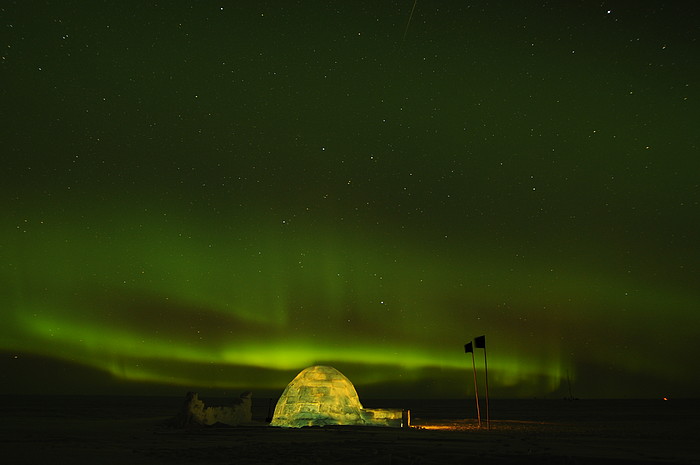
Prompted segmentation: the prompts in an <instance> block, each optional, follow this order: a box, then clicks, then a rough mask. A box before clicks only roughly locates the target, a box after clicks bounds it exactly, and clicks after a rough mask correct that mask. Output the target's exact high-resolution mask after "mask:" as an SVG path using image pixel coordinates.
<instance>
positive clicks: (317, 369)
mask: <svg viewBox="0 0 700 465" xmlns="http://www.w3.org/2000/svg"><path fill="white" fill-rule="evenodd" d="M270 424H271V425H272V426H283V427H288V428H300V427H302V426H325V425H366V426H393V427H402V426H409V412H408V411H407V410H401V409H365V408H363V407H362V404H361V403H360V398H359V397H358V396H357V391H356V390H355V386H353V384H352V383H351V382H350V380H349V379H348V378H346V377H345V376H344V375H343V374H342V373H341V372H339V371H338V370H336V369H335V368H333V367H329V366H321V365H317V366H312V367H309V368H306V369H304V370H302V371H301V373H299V374H298V375H297V376H296V377H295V378H294V379H293V380H292V382H291V383H289V384H288V385H287V387H286V388H285V390H284V392H283V393H282V396H281V397H280V399H279V400H278V401H277V405H276V407H275V413H274V415H273V417H272V422H271V423H270Z"/></svg>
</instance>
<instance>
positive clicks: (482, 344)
mask: <svg viewBox="0 0 700 465" xmlns="http://www.w3.org/2000/svg"><path fill="white" fill-rule="evenodd" d="M474 347H476V348H477V349H485V348H486V336H479V337H477V338H476V339H474Z"/></svg>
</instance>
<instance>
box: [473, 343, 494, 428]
mask: <svg viewBox="0 0 700 465" xmlns="http://www.w3.org/2000/svg"><path fill="white" fill-rule="evenodd" d="M472 356H474V354H472ZM484 374H485V376H486V428H488V429H491V417H490V416H489V367H488V365H487V364H486V345H485V344H484Z"/></svg>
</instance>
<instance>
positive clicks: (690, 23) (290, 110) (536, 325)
mask: <svg viewBox="0 0 700 465" xmlns="http://www.w3.org/2000/svg"><path fill="white" fill-rule="evenodd" d="M688 5H690V6H688ZM412 6H413V1H412V0H402V1H398V0H393V1H390V0H386V1H384V0H376V1H366V2H360V1H338V2H334V1H298V2H294V1H279V2H276V1H275V2H264V1H250V2H245V1H236V2H233V1H218V2H212V1H199V2H192V3H191V4H190V3H189V2H147V1H119V2H105V1H83V2H79V1H48V2H47V1H19V0H18V1H6V2H3V3H2V6H1V7H0V50H1V51H0V53H1V54H2V56H1V62H0V73H1V74H0V76H1V80H2V86H0V108H1V110H0V118H2V120H1V121H0V144H1V145H0V147H1V153H2V155H1V157H2V172H1V174H0V193H1V194H2V195H1V197H0V202H1V203H2V212H3V214H2V217H1V223H0V226H1V228H0V309H1V311H2V315H3V322H2V325H0V351H1V353H2V364H1V365H0V366H1V367H2V370H1V371H2V374H0V391H3V392H44V391H51V390H52V389H53V388H52V386H59V387H60V390H63V391H65V392H76V393H77V392H79V393H93V392H116V391H118V390H119V389H122V388H124V386H127V385H128V386H132V387H133V386H138V389H136V391H138V392H142V393H151V392H155V391H156V388H158V389H160V390H162V389H163V388H164V387H166V388H168V387H170V388H172V389H173V390H174V392H181V391H182V392H184V391H185V390H186V389H188V388H192V387H194V388H196V389H213V388H222V389H230V390H232V391H236V390H243V389H249V388H250V389H258V390H260V389H262V390H264V389H268V390H276V389H279V390H281V389H282V388H284V386H285V385H286V383H287V382H289V381H290V380H291V378H292V377H293V376H294V375H295V374H296V373H297V372H298V371H300V370H301V369H303V368H305V367H307V366H309V365H313V364H317V363H323V364H329V365H332V366H334V367H336V368H338V369H339V370H340V371H341V372H343V373H344V374H345V375H347V376H348V377H349V378H350V379H351V380H352V381H353V382H354V383H355V384H356V386H357V387H358V391H359V392H360V395H361V396H362V395H363V392H365V393H369V394H371V395H383V396H401V397H406V396H419V395H424V396H452V397H458V396H466V395H470V393H471V390H472V389H473V385H472V386H470V382H471V381H470V378H469V376H470V375H471V358H468V357H467V356H466V355H465V354H464V351H463V345H464V344H465V343H466V342H468V341H470V340H471V339H472V338H473V337H475V336H479V335H481V334H485V335H486V337H487V348H488V357H489V358H488V363H489V365H488V366H489V383H490V388H491V390H492V393H493V395H496V396H498V395H500V396H511V397H512V396H538V397H546V396H562V395H567V394H568V387H569V382H570V384H571V386H572V387H573V389H574V394H575V395H578V396H581V397H662V396H671V397H680V396H694V395H697V393H698V392H700V374H699V373H700V371H699V370H698V368H700V367H699V364H698V362H697V361H696V360H695V358H694V355H693V354H694V352H695V351H696V349H695V348H696V346H697V336H698V333H699V331H698V330H699V329H700V288H699V286H698V282H700V272H699V270H698V265H699V264H700V249H699V247H698V237H699V233H700V211H699V209H698V208H699V205H698V201H699V199H700V187H699V186H700V181H699V179H700V178H699V173H700V156H699V155H700V153H699V152H698V144H699V140H698V139H699V136H698V135H699V134H700V131H698V123H699V122H700V111H699V108H700V107H699V106H698V102H699V100H698V99H699V98H700V94H699V93H698V83H699V82H700V43H698V35H699V34H698V24H699V20H700V18H699V15H698V8H697V7H695V6H692V3H689V2H664V1H653V2H651V1H649V2H645V1H609V2H608V1H536V2H535V1H517V2H516V1H512V2H506V1H504V2H490V1H445V2H428V1H421V0H418V2H417V3H416V7H415V11H414V13H413V15H412V17H411V21H410V24H409V23H408V19H409V16H410V14H411V8H412ZM407 25H408V28H407ZM404 33H405V39H404ZM482 352H483V351H482V350H480V349H478V350H477V353H476V356H477V357H476V360H477V362H478V366H479V367H482V366H483V354H482ZM56 389H59V388H56ZM132 391H134V390H133V389H132ZM158 392H161V391H158Z"/></svg>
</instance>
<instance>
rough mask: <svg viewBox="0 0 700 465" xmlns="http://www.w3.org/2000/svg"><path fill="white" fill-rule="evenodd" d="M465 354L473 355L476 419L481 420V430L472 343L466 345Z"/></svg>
mask: <svg viewBox="0 0 700 465" xmlns="http://www.w3.org/2000/svg"><path fill="white" fill-rule="evenodd" d="M464 352H467V353H468V352H471V354H472V368H473V369H474V399H475V400H476V417H477V419H478V420H479V428H481V409H480V408H479V386H478V384H477V382H476V362H475V361H474V348H473V346H472V343H471V342H468V343H467V344H464Z"/></svg>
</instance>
